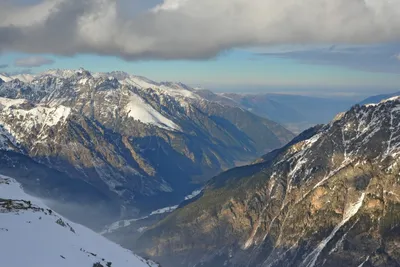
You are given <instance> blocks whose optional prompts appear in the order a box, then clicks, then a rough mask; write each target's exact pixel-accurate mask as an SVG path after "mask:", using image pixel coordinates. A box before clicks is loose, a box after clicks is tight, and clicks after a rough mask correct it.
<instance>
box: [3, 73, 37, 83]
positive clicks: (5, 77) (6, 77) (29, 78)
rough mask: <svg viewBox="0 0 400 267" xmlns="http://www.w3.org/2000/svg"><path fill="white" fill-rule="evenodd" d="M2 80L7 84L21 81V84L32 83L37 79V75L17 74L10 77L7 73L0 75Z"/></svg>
mask: <svg viewBox="0 0 400 267" xmlns="http://www.w3.org/2000/svg"><path fill="white" fill-rule="evenodd" d="M0 79H2V80H3V81H5V82H10V81H12V80H17V79H18V80H20V81H21V82H24V83H30V82H31V81H33V79H35V75H32V74H17V75H8V74H6V73H2V74H0Z"/></svg>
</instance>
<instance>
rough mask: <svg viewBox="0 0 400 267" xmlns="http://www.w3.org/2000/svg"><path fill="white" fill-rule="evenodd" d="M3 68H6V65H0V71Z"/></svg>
mask: <svg viewBox="0 0 400 267" xmlns="http://www.w3.org/2000/svg"><path fill="white" fill-rule="evenodd" d="M5 68H8V64H1V65H0V69H5Z"/></svg>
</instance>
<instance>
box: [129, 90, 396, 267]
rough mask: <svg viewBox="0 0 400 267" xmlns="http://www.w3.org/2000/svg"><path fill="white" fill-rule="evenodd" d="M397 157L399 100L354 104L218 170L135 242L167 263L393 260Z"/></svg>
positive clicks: (307, 266) (262, 266) (253, 265)
mask: <svg viewBox="0 0 400 267" xmlns="http://www.w3.org/2000/svg"><path fill="white" fill-rule="evenodd" d="M399 156H400V98H399V97H394V98H391V99H387V100H385V101H382V102H381V103H379V104H371V105H364V106H359V105H356V106H354V107H353V108H352V109H351V110H349V111H348V112H346V113H342V114H340V115H338V116H337V117H336V118H335V120H334V121H332V122H331V123H329V124H327V125H325V126H319V127H316V128H314V129H310V130H308V131H306V132H304V133H303V134H301V135H300V136H298V137H297V138H295V139H294V140H293V142H291V143H290V144H288V145H287V146H285V147H283V148H281V149H278V150H276V151H273V152H271V153H269V154H267V155H266V156H264V157H263V158H262V159H260V160H259V161H257V163H255V164H253V165H249V166H245V167H240V168H236V169H232V170H229V171H227V172H225V173H222V174H221V175H218V176H217V177H215V178H214V179H212V180H211V181H210V182H209V183H208V184H207V186H206V188H205V190H204V191H203V192H202V196H201V197H200V198H198V199H197V200H195V201H193V202H190V203H187V204H186V205H185V206H184V207H182V208H180V209H177V210H176V211H175V212H173V213H172V214H171V215H170V216H168V217H167V218H165V219H164V220H163V221H161V222H159V223H158V224H156V225H155V226H153V227H152V228H149V229H147V230H146V231H145V232H144V234H143V235H142V236H141V237H140V238H139V241H138V243H140V244H141V245H142V247H141V248H137V247H136V248H135V249H137V250H141V251H142V253H144V254H146V255H150V256H151V257H153V258H155V259H158V260H160V262H161V263H164V262H165V263H166V266H198V265H199V266H200V265H201V266H210V267H211V266H240V267H245V266H249V267H266V266H269V267H274V266H276V267H278V266H279V267H282V266H283V267H285V266H287V267H289V266H290V267H293V266H301V267H315V266H332V267H333V266H364V267H367V266H368V267H370V266H374V267H378V266H399V262H400V254H399V253H398V251H399V244H400V234H399V233H400V231H399V230H400V217H399V207H400V198H399V196H400V183H399V182H400V176H399V173H400V168H399V162H400V158H399ZM123 244H124V246H126V247H129V246H130V247H131V248H132V247H134V245H133V244H132V243H129V238H126V240H125V242H124V243H123ZM167 259H168V260H167Z"/></svg>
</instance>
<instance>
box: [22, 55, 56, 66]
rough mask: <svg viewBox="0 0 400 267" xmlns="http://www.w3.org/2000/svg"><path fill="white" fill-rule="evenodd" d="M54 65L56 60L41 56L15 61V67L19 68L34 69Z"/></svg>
mask: <svg viewBox="0 0 400 267" xmlns="http://www.w3.org/2000/svg"><path fill="white" fill-rule="evenodd" d="M53 63H54V60H52V59H49V58H46V57H41V56H32V57H25V58H19V59H17V60H15V62H14V65H15V66H17V67H25V68H34V67H40V66H43V65H51V64H53Z"/></svg>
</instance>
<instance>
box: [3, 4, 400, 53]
mask: <svg viewBox="0 0 400 267" xmlns="http://www.w3.org/2000/svg"><path fill="white" fill-rule="evenodd" d="M121 1H122V0H121ZM125 1H126V0H125ZM143 1H146V0H143ZM118 7H119V2H118V1H117V0H43V1H41V2H36V3H35V4H31V5H16V4H12V1H6V2H5V3H4V2H3V3H0V37H1V38H0V52H5V51H19V52H26V53H52V54H59V55H73V54H77V53H95V54H101V55H113V56H118V57H122V58H125V59H127V60H135V59H144V58H146V59H149V58H157V59H200V58H209V57H213V56H215V55H217V54H218V53H220V52H221V51H224V50H229V49H232V48H243V47H253V46H265V45H276V44H323V43H335V44H341V43H347V44H373V43H383V42H397V41H399V40H400V1H399V0H334V1H333V0H303V1H298V0H218V1H215V0H201V1H199V0H164V2H163V3H161V4H159V5H157V6H156V7H154V8H152V9H150V10H148V11H145V12H142V11H141V12H139V13H138V12H137V10H136V11H135V10H132V12H131V13H132V14H135V15H134V16H126V15H121V10H120V8H118ZM124 13H129V12H127V11H126V10H125V11H124Z"/></svg>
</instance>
